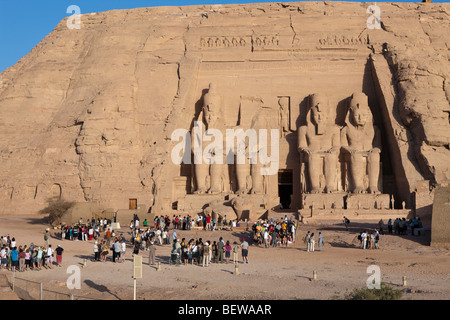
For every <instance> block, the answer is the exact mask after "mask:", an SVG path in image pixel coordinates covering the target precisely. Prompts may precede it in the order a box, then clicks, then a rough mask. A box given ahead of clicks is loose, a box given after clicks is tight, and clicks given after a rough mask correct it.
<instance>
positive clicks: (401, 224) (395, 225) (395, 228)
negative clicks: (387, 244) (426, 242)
mask: <svg viewBox="0 0 450 320" xmlns="http://www.w3.org/2000/svg"><path fill="white" fill-rule="evenodd" d="M387 225H388V233H389V234H392V233H394V234H398V235H408V234H410V235H412V236H414V235H415V234H414V233H415V232H414V230H417V231H418V232H417V234H418V235H420V231H422V230H423V225H422V221H421V220H420V218H418V217H414V219H409V220H408V221H407V220H406V218H396V219H395V220H394V221H392V219H389V221H388V223H387Z"/></svg>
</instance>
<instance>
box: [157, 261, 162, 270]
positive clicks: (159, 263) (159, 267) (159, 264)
mask: <svg viewBox="0 0 450 320" xmlns="http://www.w3.org/2000/svg"><path fill="white" fill-rule="evenodd" d="M156 271H161V262H158V269H156Z"/></svg>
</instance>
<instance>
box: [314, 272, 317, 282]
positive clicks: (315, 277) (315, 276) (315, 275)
mask: <svg viewBox="0 0 450 320" xmlns="http://www.w3.org/2000/svg"><path fill="white" fill-rule="evenodd" d="M313 280H317V272H316V270H314V271H313Z"/></svg>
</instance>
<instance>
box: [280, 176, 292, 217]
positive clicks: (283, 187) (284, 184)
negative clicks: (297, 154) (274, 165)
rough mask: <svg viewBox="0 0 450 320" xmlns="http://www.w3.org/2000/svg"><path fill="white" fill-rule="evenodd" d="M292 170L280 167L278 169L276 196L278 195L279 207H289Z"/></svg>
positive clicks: (283, 208)
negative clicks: (280, 168)
mask: <svg viewBox="0 0 450 320" xmlns="http://www.w3.org/2000/svg"><path fill="white" fill-rule="evenodd" d="M292 181H293V179H292V170H290V169H282V170H279V171H278V196H279V197H280V209H282V210H286V209H290V208H291V196H292Z"/></svg>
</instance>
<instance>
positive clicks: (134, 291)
mask: <svg viewBox="0 0 450 320" xmlns="http://www.w3.org/2000/svg"><path fill="white" fill-rule="evenodd" d="M133 300H136V278H135V277H133Z"/></svg>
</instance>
